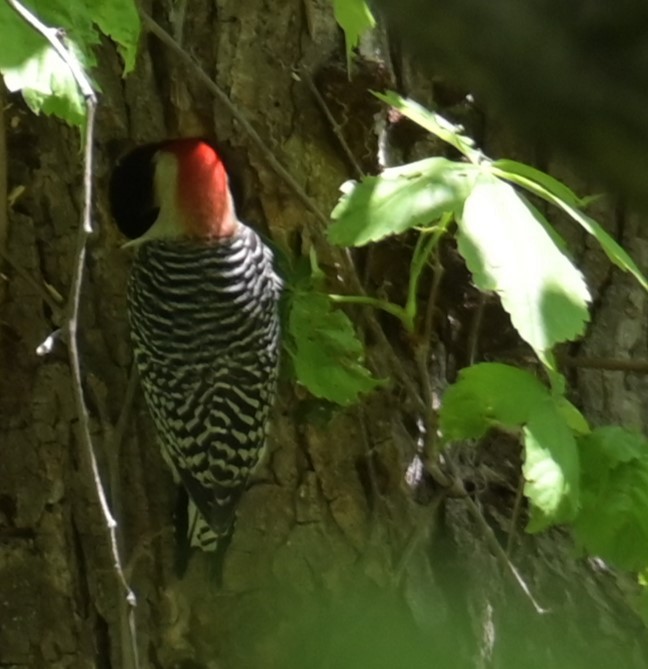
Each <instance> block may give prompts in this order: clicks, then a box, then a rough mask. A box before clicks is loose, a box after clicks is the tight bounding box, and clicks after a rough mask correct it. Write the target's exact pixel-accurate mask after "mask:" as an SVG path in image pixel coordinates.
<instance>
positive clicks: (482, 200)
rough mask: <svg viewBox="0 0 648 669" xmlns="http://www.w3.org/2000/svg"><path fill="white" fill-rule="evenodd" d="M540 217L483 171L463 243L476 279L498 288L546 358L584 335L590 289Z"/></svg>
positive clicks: (469, 202) (464, 219)
mask: <svg viewBox="0 0 648 669" xmlns="http://www.w3.org/2000/svg"><path fill="white" fill-rule="evenodd" d="M539 216H540V214H539V212H538V211H537V210H531V209H529V208H528V207H527V206H526V205H525V203H524V201H523V200H521V199H520V197H519V196H518V195H517V194H516V192H515V191H514V190H513V188H512V187H511V186H509V185H508V184H506V183H504V182H503V181H500V180H499V179H496V178H495V177H493V176H491V175H488V174H482V175H480V176H479V178H478V179H477V182H476V184H475V187H474V188H473V190H472V192H471V193H470V195H469V196H468V198H467V199H466V204H465V207H464V210H463V215H462V216H461V218H460V220H459V234H458V247H459V251H460V253H461V254H462V255H463V257H464V258H465V260H466V264H467V265H468V269H469V270H470V271H471V272H472V274H473V279H474V281H475V284H476V285H477V286H478V287H479V288H480V289H482V290H485V291H489V290H493V291H495V292H497V293H498V295H499V296H500V298H501V300H502V305H503V306H504V308H505V309H506V311H507V312H508V313H509V315H510V316H511V321H512V322H513V325H514V326H515V328H516V330H517V331H518V332H519V334H520V336H521V337H522V338H523V339H524V340H525V341H527V342H528V343H529V344H530V345H531V346H532V347H533V349H534V350H535V351H536V353H537V354H538V356H539V357H540V359H542V360H546V356H545V355H544V353H545V351H548V350H550V349H551V348H552V347H553V346H554V345H555V344H556V343H558V342H562V341H566V340H570V339H575V338H576V337H578V336H580V335H581V334H583V331H584V328H585V324H586V322H587V321H588V319H589V312H588V309H587V303H588V301H589V300H590V294H589V291H588V289H587V286H586V285H585V281H584V279H583V276H582V274H581V273H580V272H579V271H578V270H577V269H576V268H575V267H574V266H573V264H572V263H571V261H570V260H569V259H568V258H567V257H566V256H565V255H564V254H563V253H562V252H561V251H560V249H558V248H557V247H556V244H555V243H554V242H553V240H552V239H551V237H550V236H549V234H548V233H547V231H546V230H545V227H544V226H545V225H548V223H547V222H546V221H544V220H539V218H538V217H539Z"/></svg>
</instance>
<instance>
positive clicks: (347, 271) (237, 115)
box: [139, 8, 423, 410]
mask: <svg viewBox="0 0 648 669" xmlns="http://www.w3.org/2000/svg"><path fill="white" fill-rule="evenodd" d="M139 12H140V16H141V17H142V22H143V24H144V26H145V27H146V28H147V29H148V30H149V31H150V32H152V33H153V34H154V35H155V36H156V37H157V38H158V39H159V40H160V41H161V42H162V43H163V44H164V45H166V46H167V47H168V48H169V49H171V51H173V52H174V53H175V54H176V56H177V57H178V59H179V60H180V61H181V62H182V63H184V64H185V65H186V66H187V67H188V68H189V70H190V71H191V72H193V74H194V75H195V76H196V78H197V79H198V80H199V81H201V82H202V83H203V85H204V86H205V87H206V88H207V90H209V91H210V92H211V93H212V95H213V96H214V97H215V98H217V99H218V100H219V101H220V102H221V104H222V105H223V106H224V107H225V108H226V109H227V110H228V111H229V113H230V114H231V115H232V117H233V118H234V119H235V120H236V121H238V123H239V124H240V125H241V127H242V128H243V130H244V131H245V133H246V134H247V135H248V137H249V138H250V139H251V140H252V142H253V144H254V145H255V146H256V147H257V148H258V149H259V151H260V152H261V154H262V156H263V157H264V159H265V160H266V162H267V163H268V165H269V166H270V167H271V168H272V169H273V170H274V172H275V173H276V174H277V175H278V176H279V177H280V178H281V179H282V180H283V181H284V182H285V183H286V184H287V185H288V186H289V187H290V189H291V190H292V191H293V193H294V194H295V196H296V197H297V199H298V200H299V201H300V202H301V203H302V204H303V205H304V206H305V207H306V208H307V209H308V211H310V212H311V213H312V214H313V215H314V216H315V218H316V219H317V221H319V224H320V225H319V226H316V225H312V224H311V223H310V221H309V220H308V219H307V220H306V225H307V227H308V230H309V232H310V233H311V235H312V237H313V241H314V242H315V243H316V244H317V245H319V246H326V247H329V245H328V243H327V242H326V237H325V235H324V229H325V228H326V227H327V226H328V224H329V218H328V216H326V214H324V213H323V212H322V210H321V209H320V208H319V207H318V206H317V204H316V203H315V202H314V201H313V200H312V199H311V198H310V197H309V196H308V195H307V194H306V191H305V190H304V189H303V188H302V187H301V186H300V184H299V183H298V182H297V181H296V179H295V178H294V177H293V176H292V174H290V172H289V171H288V170H287V169H286V168H285V167H284V166H283V165H282V164H281V163H280V162H279V161H278V160H277V158H276V157H275V155H274V153H273V152H272V150H271V149H270V148H269V147H268V145H267V144H266V143H265V142H264V141H263V139H262V138H261V136H260V135H259V133H258V132H257V131H256V130H255V129H254V127H253V126H252V124H251V123H250V122H249V121H248V120H247V118H246V117H245V114H243V112H241V111H240V110H239V109H238V107H236V105H235V104H234V103H233V102H232V101H231V100H230V99H229V97H228V96H227V94H226V93H225V92H224V91H223V90H222V89H221V87H220V86H219V85H218V84H217V83H216V82H215V81H214V80H213V79H212V78H211V77H210V76H209V75H208V74H207V73H206V72H205V71H204V70H203V69H202V67H200V65H199V64H198V63H197V62H196V61H195V60H194V59H193V58H192V56H191V55H190V54H189V53H187V52H186V51H185V50H184V49H183V48H182V47H181V46H180V45H179V44H178V42H176V40H174V39H173V37H171V35H169V33H168V32H166V30H164V28H162V27H161V26H160V25H159V24H158V23H157V22H156V21H154V20H153V19H152V18H151V17H150V16H149V15H148V14H147V13H146V12H145V11H144V10H142V9H141V8H140V10H139ZM332 251H333V254H334V260H335V262H336V263H337V264H338V265H339V268H340V270H341V272H342V274H343V275H344V276H345V278H346V279H347V282H348V284H349V288H350V291H351V292H353V293H356V294H357V295H365V290H364V288H363V286H362V284H361V283H360V280H359V278H358V275H357V273H356V270H355V267H354V265H353V262H352V261H351V258H350V255H349V254H348V252H345V251H338V250H336V249H333V250H332ZM364 319H365V322H366V323H367V325H368V327H369V330H370V331H371V333H372V335H373V336H374V338H375V339H376V342H377V344H378V346H379V347H380V348H381V353H382V354H383V356H384V357H385V358H386V359H387V362H388V364H389V367H390V368H391V370H392V372H393V374H394V375H395V376H396V377H397V378H398V380H399V381H400V383H401V384H402V385H403V387H404V388H405V391H406V393H407V396H408V398H409V400H410V402H411V403H412V404H413V405H414V407H415V408H416V409H418V410H422V408H423V401H422V399H421V396H420V393H419V391H418V389H417V387H416V384H415V383H414V382H413V381H412V379H411V378H410V376H409V374H408V373H407V371H406V370H405V368H404V367H403V365H402V363H401V361H400V360H399V358H398V356H397V355H396V353H395V352H394V349H393V348H392V345H391V343H390V342H389V340H388V339H387V337H386V335H385V333H384V331H383V329H382V328H381V327H380V324H379V323H378V320H377V319H376V317H375V315H374V314H372V313H371V312H366V313H365V314H364Z"/></svg>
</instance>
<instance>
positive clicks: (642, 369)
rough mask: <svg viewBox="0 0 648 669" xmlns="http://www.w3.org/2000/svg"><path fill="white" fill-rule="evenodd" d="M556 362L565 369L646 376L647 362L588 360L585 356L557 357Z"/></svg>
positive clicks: (615, 359)
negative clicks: (574, 368)
mask: <svg viewBox="0 0 648 669" xmlns="http://www.w3.org/2000/svg"><path fill="white" fill-rule="evenodd" d="M558 361H559V362H560V363H561V364H563V365H566V366H567V367H577V368H580V369H600V370H603V371H610V372H633V373H635V374H648V360H628V359H625V358H588V357H585V356H582V357H581V356H576V357H572V356H562V355H559V356H558Z"/></svg>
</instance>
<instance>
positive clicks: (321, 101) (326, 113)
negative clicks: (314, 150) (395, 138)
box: [299, 70, 365, 179]
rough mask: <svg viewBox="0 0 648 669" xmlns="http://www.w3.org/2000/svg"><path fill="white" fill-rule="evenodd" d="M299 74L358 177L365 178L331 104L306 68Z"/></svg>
mask: <svg viewBox="0 0 648 669" xmlns="http://www.w3.org/2000/svg"><path fill="white" fill-rule="evenodd" d="M299 76H300V78H301V79H303V80H304V81H305V82H306V85H307V86H308V88H309V90H310V92H311V93H312V94H313V97H314V98H315V101H316V102H317V104H318V105H319V107H320V109H321V110H322V112H323V113H324V116H326V120H327V121H328V122H329V124H330V125H331V130H333V134H334V135H335V137H336V138H337V140H338V142H339V144H340V147H341V148H342V151H343V152H344V155H345V156H346V157H347V160H348V161H349V162H350V163H351V166H352V167H353V171H354V172H355V175H356V177H357V178H358V179H362V178H364V176H365V173H364V171H363V169H362V167H360V163H359V162H358V161H357V160H356V157H355V156H354V155H353V151H351V147H350V146H349V145H348V143H347V141H346V139H345V138H344V133H343V132H342V128H340V125H339V123H338V122H337V121H336V120H335V117H334V116H333V114H332V113H331V110H330V109H329V106H328V105H327V104H326V100H325V99H324V98H323V97H322V94H321V93H320V92H319V90H318V89H317V86H315V82H314V81H313V79H312V78H311V76H310V74H308V72H305V71H304V70H300V72H299Z"/></svg>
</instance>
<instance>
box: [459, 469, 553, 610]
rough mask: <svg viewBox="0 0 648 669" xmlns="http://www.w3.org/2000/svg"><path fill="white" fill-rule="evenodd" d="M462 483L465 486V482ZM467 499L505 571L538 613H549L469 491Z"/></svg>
mask: <svg viewBox="0 0 648 669" xmlns="http://www.w3.org/2000/svg"><path fill="white" fill-rule="evenodd" d="M447 461H448V467H449V469H450V471H451V472H452V474H453V476H454V478H455V480H456V481H461V479H460V478H459V472H458V471H457V467H456V465H455V464H454V462H453V461H452V459H451V458H450V457H448V458H447ZM461 485H462V487H463V483H462V484H461ZM464 490H465V489H464ZM465 499H466V504H467V505H468V511H469V513H470V515H471V516H472V517H473V519H474V520H475V522H476V523H477V525H478V526H479V528H480V529H481V531H482V532H483V534H484V537H485V539H486V544H487V545H488V546H489V547H490V548H491V550H492V551H493V553H494V554H495V557H496V558H497V560H498V561H499V563H500V565H501V566H502V568H503V569H504V570H505V571H508V572H509V573H510V574H511V576H513V578H514V580H515V582H516V583H517V584H518V586H519V587H520V589H521V590H522V592H523V593H524V595H525V596H526V597H527V599H528V600H529V602H531V605H532V606H533V608H534V609H535V611H536V613H538V614H544V613H548V612H549V610H548V609H545V608H544V607H543V606H541V605H540V604H539V603H538V601H537V600H536V598H535V597H534V595H533V593H532V592H531V590H530V588H529V586H528V585H527V583H526V581H525V580H524V578H523V577H522V575H521V574H520V572H519V571H518V569H517V567H516V566H515V565H514V564H513V563H512V562H511V560H510V559H509V557H508V555H507V554H506V551H505V550H504V549H503V548H502V546H501V544H500V542H499V541H498V540H497V537H496V536H495V533H494V532H493V528H492V527H491V526H490V525H489V524H488V522H487V521H486V518H484V514H483V513H482V512H481V509H480V508H479V507H478V506H477V504H476V503H475V500H474V499H473V498H472V497H471V496H470V495H469V494H468V493H467V491H466V497H465Z"/></svg>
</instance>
